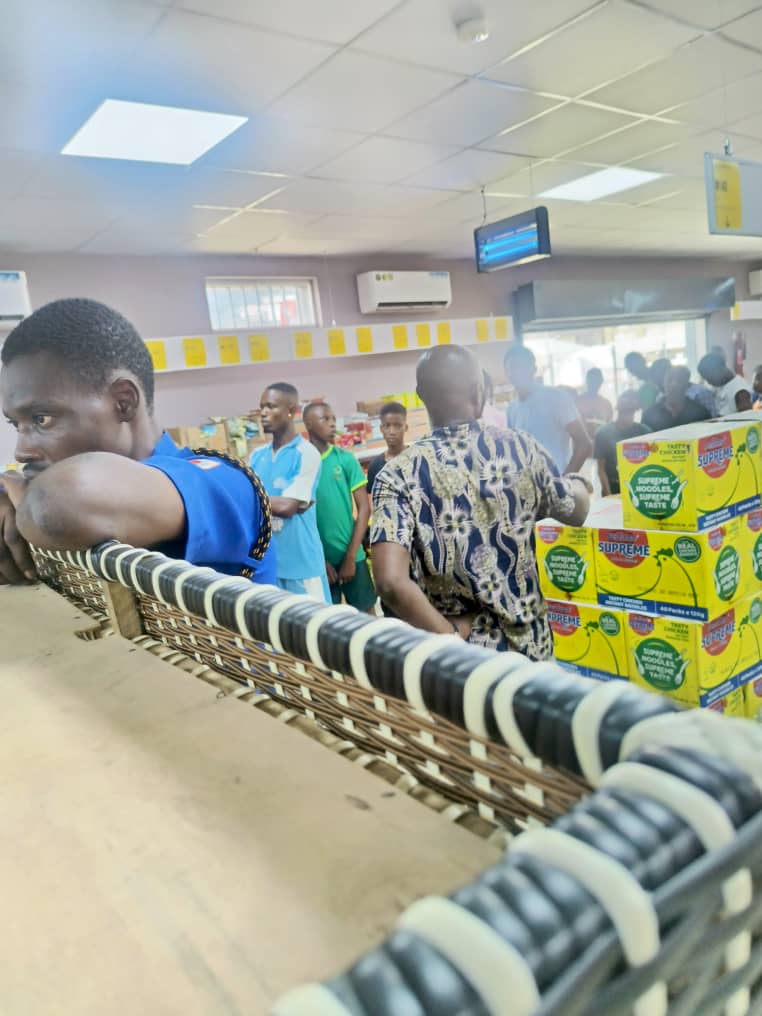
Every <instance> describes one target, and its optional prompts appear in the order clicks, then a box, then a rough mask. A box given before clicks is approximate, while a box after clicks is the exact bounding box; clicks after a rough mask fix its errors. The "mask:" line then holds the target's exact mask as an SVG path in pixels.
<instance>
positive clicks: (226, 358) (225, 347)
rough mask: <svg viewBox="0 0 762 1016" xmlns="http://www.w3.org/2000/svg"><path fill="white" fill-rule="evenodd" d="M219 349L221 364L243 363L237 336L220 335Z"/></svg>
mask: <svg viewBox="0 0 762 1016" xmlns="http://www.w3.org/2000/svg"><path fill="white" fill-rule="evenodd" d="M217 347H218V349H219V351H220V363H224V364H233V363H240V362H241V351H240V350H239V348H238V336H237V335H218V336H217Z"/></svg>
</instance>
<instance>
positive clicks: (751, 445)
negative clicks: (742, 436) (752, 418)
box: [746, 427, 759, 455]
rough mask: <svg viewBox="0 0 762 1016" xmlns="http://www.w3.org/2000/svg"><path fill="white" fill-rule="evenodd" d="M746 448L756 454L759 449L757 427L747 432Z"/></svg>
mask: <svg viewBox="0 0 762 1016" xmlns="http://www.w3.org/2000/svg"><path fill="white" fill-rule="evenodd" d="M746 448H747V450H748V451H750V452H751V453H752V455H756V454H757V452H758V451H759V434H758V433H757V429H756V427H752V429H751V430H750V431H748V432H747V434H746Z"/></svg>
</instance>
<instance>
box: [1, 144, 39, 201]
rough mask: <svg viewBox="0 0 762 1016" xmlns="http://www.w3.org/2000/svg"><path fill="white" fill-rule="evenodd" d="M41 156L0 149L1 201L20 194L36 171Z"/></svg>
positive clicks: (33, 153)
mask: <svg viewBox="0 0 762 1016" xmlns="http://www.w3.org/2000/svg"><path fill="white" fill-rule="evenodd" d="M41 160H42V156H41V155H39V154H37V153H35V152H22V151H13V150H8V149H2V148H0V194H1V195H2V200H3V201H6V200H7V199H8V198H15V197H16V196H17V195H18V194H20V193H21V192H22V191H23V190H24V188H25V187H26V185H27V183H28V182H29V178H30V177H33V176H34V175H35V173H36V172H37V170H38V167H39V165H40V162H41Z"/></svg>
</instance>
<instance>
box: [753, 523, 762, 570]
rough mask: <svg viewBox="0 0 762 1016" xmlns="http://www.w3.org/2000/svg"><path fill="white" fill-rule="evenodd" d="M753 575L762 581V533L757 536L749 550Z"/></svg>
mask: <svg viewBox="0 0 762 1016" xmlns="http://www.w3.org/2000/svg"><path fill="white" fill-rule="evenodd" d="M751 561H752V565H753V567H754V575H755V576H756V578H757V579H759V581H760V582H762V535H760V536H758V537H757V539H756V542H755V544H754V547H753V549H752V552H751Z"/></svg>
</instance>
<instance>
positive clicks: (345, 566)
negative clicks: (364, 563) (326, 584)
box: [339, 554, 357, 583]
mask: <svg viewBox="0 0 762 1016" xmlns="http://www.w3.org/2000/svg"><path fill="white" fill-rule="evenodd" d="M356 574H357V564H356V562H355V555H354V554H352V556H351V557H350V556H349V555H347V556H346V557H345V558H344V560H343V561H342V562H341V564H340V565H339V582H341V583H344V582H351V581H352V579H353V578H354V577H355V575H356Z"/></svg>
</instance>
